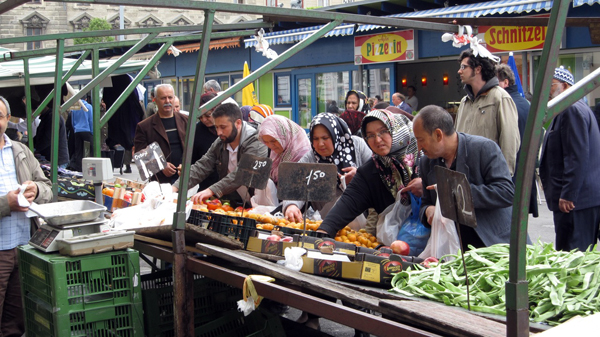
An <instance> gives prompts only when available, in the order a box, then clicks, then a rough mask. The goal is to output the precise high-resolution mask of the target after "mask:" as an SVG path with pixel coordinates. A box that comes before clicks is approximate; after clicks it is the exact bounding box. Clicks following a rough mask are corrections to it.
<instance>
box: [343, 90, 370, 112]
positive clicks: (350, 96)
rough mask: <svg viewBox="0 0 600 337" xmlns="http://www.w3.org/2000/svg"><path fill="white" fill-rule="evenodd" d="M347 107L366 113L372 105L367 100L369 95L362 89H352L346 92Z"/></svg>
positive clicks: (347, 108)
mask: <svg viewBox="0 0 600 337" xmlns="http://www.w3.org/2000/svg"><path fill="white" fill-rule="evenodd" d="M345 109H346V110H357V111H360V112H362V113H365V114H366V113H368V112H369V110H371V107H370V106H369V103H368V102H367V96H366V95H365V94H364V93H363V92H362V91H358V90H350V91H348V92H347V93H346V101H345Z"/></svg>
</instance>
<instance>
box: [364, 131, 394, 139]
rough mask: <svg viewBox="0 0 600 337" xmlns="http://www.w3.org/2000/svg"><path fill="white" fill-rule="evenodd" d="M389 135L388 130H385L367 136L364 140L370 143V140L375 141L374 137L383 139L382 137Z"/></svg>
mask: <svg viewBox="0 0 600 337" xmlns="http://www.w3.org/2000/svg"><path fill="white" fill-rule="evenodd" d="M389 134H390V130H388V129H385V130H381V131H379V132H377V133H375V134H371V135H368V136H366V137H365V139H366V140H367V142H370V141H372V140H375V137H379V138H383V136H386V135H389Z"/></svg>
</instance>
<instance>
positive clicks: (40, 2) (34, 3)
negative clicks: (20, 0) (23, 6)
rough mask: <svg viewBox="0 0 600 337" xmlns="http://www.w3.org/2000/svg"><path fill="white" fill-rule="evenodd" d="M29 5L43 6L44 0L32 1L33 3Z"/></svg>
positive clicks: (30, 2)
mask: <svg viewBox="0 0 600 337" xmlns="http://www.w3.org/2000/svg"><path fill="white" fill-rule="evenodd" d="M29 4H31V5H41V4H42V0H31V1H29Z"/></svg>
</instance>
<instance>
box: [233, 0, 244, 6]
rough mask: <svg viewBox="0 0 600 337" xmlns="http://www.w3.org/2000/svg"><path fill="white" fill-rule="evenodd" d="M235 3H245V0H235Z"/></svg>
mask: <svg viewBox="0 0 600 337" xmlns="http://www.w3.org/2000/svg"><path fill="white" fill-rule="evenodd" d="M233 3H238V4H241V5H243V4H244V0H233Z"/></svg>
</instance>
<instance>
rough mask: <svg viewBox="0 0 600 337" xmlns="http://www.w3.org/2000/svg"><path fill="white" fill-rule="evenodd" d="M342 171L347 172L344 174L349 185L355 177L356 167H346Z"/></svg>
mask: <svg viewBox="0 0 600 337" xmlns="http://www.w3.org/2000/svg"><path fill="white" fill-rule="evenodd" d="M342 171H344V172H346V174H344V177H346V186H348V184H350V181H351V180H352V178H354V176H355V175H356V167H344V168H343V169H342Z"/></svg>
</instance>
